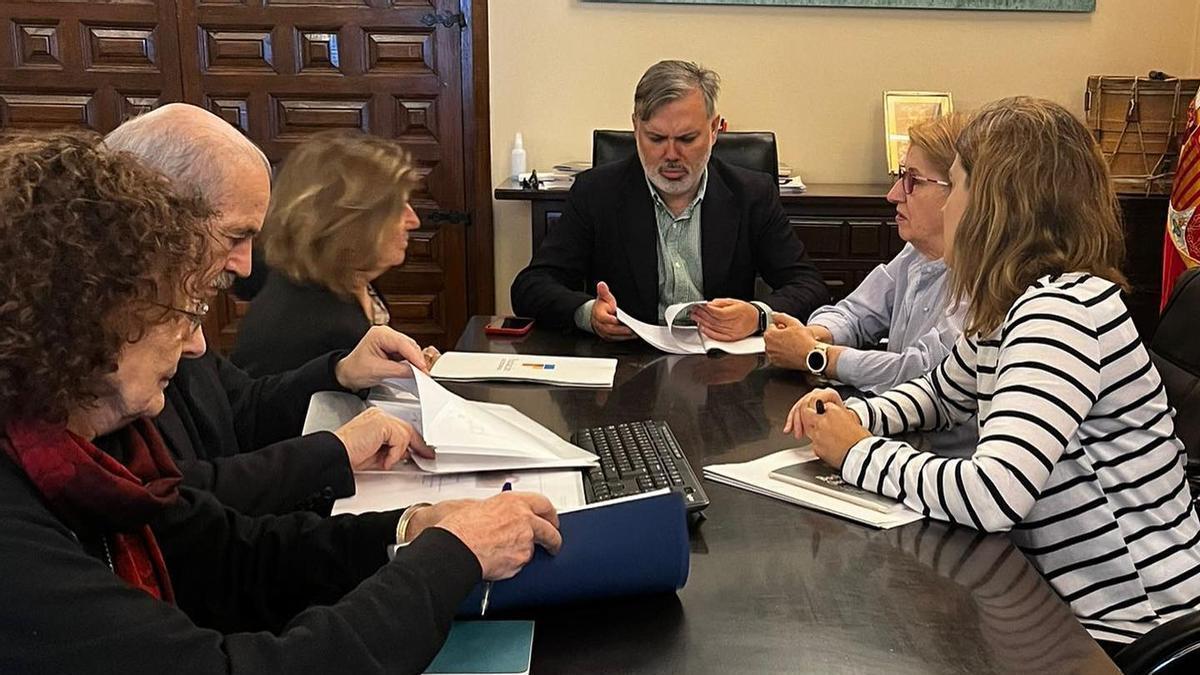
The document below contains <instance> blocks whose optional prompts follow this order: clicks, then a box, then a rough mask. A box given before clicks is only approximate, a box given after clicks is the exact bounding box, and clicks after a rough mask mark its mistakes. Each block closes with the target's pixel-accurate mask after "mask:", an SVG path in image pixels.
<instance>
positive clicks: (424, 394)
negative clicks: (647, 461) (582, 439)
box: [304, 370, 597, 473]
mask: <svg viewBox="0 0 1200 675" xmlns="http://www.w3.org/2000/svg"><path fill="white" fill-rule="evenodd" d="M368 405H372V406H376V407H378V408H381V409H382V410H384V411H385V412H387V413H389V414H392V415H395V416H396V417H399V418H401V419H403V420H405V421H406V422H408V423H410V424H412V425H413V427H415V428H416V429H417V431H419V432H420V433H421V435H422V436H423V437H424V438H425V442H426V443H428V444H429V445H431V446H433V447H434V448H435V452H436V454H437V457H436V458H434V459H428V458H425V457H419V456H416V455H413V456H412V460H413V462H414V463H415V464H416V465H417V466H418V467H420V468H421V469H422V470H424V471H427V472H429V473H471V472H475V471H514V470H517V469H568V468H586V467H590V466H594V465H595V464H596V461H597V459H596V456H595V455H593V454H592V453H590V452H588V451H586V450H584V449H583V448H579V447H576V446H574V445H571V444H570V443H568V442H567V441H564V440H563V439H561V438H559V437H558V436H557V435H556V434H555V433H554V432H552V431H550V430H549V429H547V428H546V427H544V426H542V425H540V424H538V423H537V422H535V421H534V420H532V419H530V418H529V417H526V416H525V415H523V414H521V412H520V411H518V410H517V409H515V408H513V407H512V406H508V405H502V404H498V403H481V402H477V401H469V400H467V399H465V398H462V397H461V396H458V395H456V394H454V393H452V392H450V391H448V390H447V389H446V388H445V387H443V386H442V385H440V384H438V383H437V382H436V381H435V380H433V378H431V377H429V376H428V375H426V374H425V373H422V372H421V371H419V370H414V371H413V379H405V380H399V379H397V380H388V381H387V382H385V383H384V385H383V386H381V387H377V388H375V389H374V390H372V392H371V396H370V397H369V398H368V399H367V401H362V400H361V399H359V398H357V397H356V396H354V395H352V394H345V393H341V392H329V391H325V392H319V393H317V394H314V395H313V397H312V399H311V400H310V401H309V406H308V416H307V418H306V419H305V424H304V433H312V432H314V431H326V430H327V431H332V430H334V429H336V428H338V427H339V426H341V425H342V424H345V423H346V422H347V421H349V420H350V419H351V418H352V417H354V415H357V414H358V413H359V412H361V411H362V410H365V409H366V407H367V406H368Z"/></svg>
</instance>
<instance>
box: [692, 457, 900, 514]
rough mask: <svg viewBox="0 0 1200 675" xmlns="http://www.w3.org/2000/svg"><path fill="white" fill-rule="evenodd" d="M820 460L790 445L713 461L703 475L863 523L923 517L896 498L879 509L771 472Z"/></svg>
mask: <svg viewBox="0 0 1200 675" xmlns="http://www.w3.org/2000/svg"><path fill="white" fill-rule="evenodd" d="M813 460H815V461H820V460H818V459H816V455H814V454H813V452H812V450H811V449H810V448H809V447H808V446H807V445H805V446H804V447H799V448H789V449H787V450H780V451H779V452H776V453H772V454H770V455H767V456H766V457H760V458H758V459H756V460H753V461H749V462H741V463H738V464H712V465H710V466H706V467H704V477H705V478H706V479H708V480H711V481H715V482H717V483H724V484H725V485H732V486H733V487H736V488H741V489H743V490H749V491H750V492H755V493H758V494H760V495H765V496H767V497H774V498H775V499H780V500H782V501H785V502H788V503H791V504H796V505H799V506H807V507H808V508H810V509H816V510H818V511H824V512H825V513H832V514H834V515H835V516H841V517H843V518H847V519H849V520H853V521H854V522H857V523H862V524H863V525H870V526H871V527H878V528H880V529H885V530H886V529H890V528H893V527H897V526H899V525H907V524H909V523H914V522H916V521H918V520H921V514H919V513H917V512H916V511H912V510H909V509H908V508H907V507H905V506H904V505H903V504H901V503H899V502H896V503H895V504H894V505H893V506H892V507H891V508H889V509H887V510H884V511H880V510H876V509H875V508H868V507H866V506H861V505H859V504H855V503H853V502H851V501H847V500H845V499H842V498H839V497H834V496H832V495H830V494H827V493H824V492H820V491H816V490H809V489H807V488H803V487H801V486H799V485H795V484H793V483H790V482H785V481H782V480H777V479H775V478H771V472H773V471H778V470H780V469H783V468H785V467H789V466H792V465H795V464H799V463H801V462H808V461H813Z"/></svg>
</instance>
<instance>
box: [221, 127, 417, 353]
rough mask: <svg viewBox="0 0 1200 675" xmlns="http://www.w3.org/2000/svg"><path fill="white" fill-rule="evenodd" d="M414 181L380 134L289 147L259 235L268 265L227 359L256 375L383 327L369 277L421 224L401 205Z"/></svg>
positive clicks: (382, 309)
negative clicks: (266, 272)
mask: <svg viewBox="0 0 1200 675" xmlns="http://www.w3.org/2000/svg"><path fill="white" fill-rule="evenodd" d="M417 181H418V176H417V171H416V168H415V166H414V164H413V162H412V159H411V157H410V156H409V155H408V153H406V152H405V151H404V150H403V149H402V148H401V147H400V146H399V144H397V143H395V142H393V141H389V140H386V139H382V138H378V137H374V136H368V135H366V134H360V133H347V132H332V133H322V134H316V135H314V136H312V137H311V138H310V139H309V140H306V141H305V142H304V144H303V145H300V146H299V147H297V148H296V149H295V150H293V151H292V152H291V154H290V155H289V156H288V158H287V161H286V162H285V163H284V165H283V168H282V169H281V170H280V171H279V175H278V176H277V177H276V178H275V182H274V185H273V186H272V189H271V204H270V207H269V208H268V210H267V216H266V220H265V222H264V224H263V230H262V235H261V240H262V247H263V251H264V253H265V257H266V262H267V265H268V266H269V267H270V269H271V273H270V276H269V277H268V279H267V282H266V285H265V286H264V287H263V289H262V291H260V292H259V293H258V294H257V295H256V296H255V297H254V301H253V302H251V303H250V310H249V312H248V313H247V314H246V316H245V318H243V319H242V321H241V324H240V325H239V328H238V338H237V344H236V346H235V348H234V352H233V355H232V359H233V361H234V362H235V363H237V364H238V365H239V366H241V367H242V368H243V369H245V370H246V371H247V372H249V373H250V374H251V375H254V376H256V377H258V376H262V375H268V374H272V373H280V372H283V371H286V370H291V369H293V368H296V367H298V366H300V365H302V364H305V363H307V362H309V361H310V360H312V359H314V358H316V357H318V356H320V355H322V354H325V353H328V352H330V351H334V350H339V349H353V348H354V346H355V345H357V344H358V342H359V340H361V339H362V336H363V335H364V334H366V332H367V330H368V329H370V328H371V326H373V325H387V324H388V323H389V322H390V320H391V316H390V314H389V312H388V307H387V303H386V302H384V300H383V296H382V295H381V294H380V293H379V292H378V291H376V290H375V288H374V286H372V282H373V281H374V280H375V279H377V278H379V276H380V275H381V274H383V273H384V272H386V271H388V270H389V269H391V268H393V267H396V266H398V265H400V264H402V263H403V262H404V258H405V254H406V251H407V248H408V237H409V233H410V232H411V231H413V230H415V229H417V228H418V227H420V225H421V221H420V219H418V218H417V214H416V212H415V211H414V210H413V208H412V205H411V204H409V196H410V195H411V193H412V191H413V189H414V188H415V187H416V186H417ZM436 356H437V350H436V349H433V348H432V347H429V348H426V357H427V359H428V360H430V361H431V362H432V360H433V359H435V358H436Z"/></svg>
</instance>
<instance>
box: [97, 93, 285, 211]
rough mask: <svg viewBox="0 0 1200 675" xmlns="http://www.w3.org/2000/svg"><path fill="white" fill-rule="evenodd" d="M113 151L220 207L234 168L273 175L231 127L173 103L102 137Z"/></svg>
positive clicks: (255, 149) (259, 152)
mask: <svg viewBox="0 0 1200 675" xmlns="http://www.w3.org/2000/svg"><path fill="white" fill-rule="evenodd" d="M104 145H105V146H106V147H108V148H110V149H112V150H117V151H122V152H128V153H130V154H132V155H134V156H135V157H137V158H138V159H139V160H140V161H141V162H142V163H143V164H145V165H147V166H149V167H150V168H153V169H155V170H157V171H159V172H161V173H163V174H164V175H165V176H166V177H167V178H168V179H169V180H170V181H171V182H172V183H173V184H174V185H175V186H176V189H179V190H184V191H187V192H198V193H199V194H200V195H202V196H203V197H204V198H205V199H207V200H208V201H209V202H210V203H212V204H213V206H219V204H220V202H221V201H222V199H223V198H224V196H225V194H226V192H227V191H228V190H229V184H228V181H229V180H230V179H231V177H232V175H233V173H232V172H231V169H232V168H233V167H235V166H240V165H244V163H252V164H256V165H261V166H263V167H265V169H266V171H267V174H268V175H269V174H270V173H271V163H270V162H269V161H268V160H267V156H266V155H264V154H263V152H262V150H259V149H258V146H256V145H254V143H252V142H250V140H249V139H247V138H246V137H245V136H243V135H242V134H241V133H240V132H238V131H237V130H236V129H234V128H233V127H232V126H230V125H229V123H228V122H226V121H225V120H223V119H221V118H220V117H217V116H216V115H213V114H212V113H210V112H208V111H207V110H204V109H203V108H198V107H196V106H192V105H187V104H182V103H172V104H169V105H166V106H163V107H161V108H158V109H156V110H152V111H150V112H148V113H146V114H144V115H141V116H138V117H135V118H133V119H131V120H129V121H127V122H125V123H124V124H122V125H121V126H119V127H117V128H116V129H114V130H113V131H112V132H110V133H109V134H108V135H107V136H105V137H104Z"/></svg>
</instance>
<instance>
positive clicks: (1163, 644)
mask: <svg viewBox="0 0 1200 675" xmlns="http://www.w3.org/2000/svg"><path fill="white" fill-rule="evenodd" d="M1113 661H1114V662H1115V663H1116V664H1117V667H1118V668H1120V669H1121V672H1122V673H1125V675H1184V674H1185V673H1186V674H1187V675H1191V674H1192V673H1195V672H1197V669H1198V668H1200V612H1195V613H1193V614H1189V615H1187V616H1181V617H1179V618H1178V619H1175V620H1174V621H1169V622H1167V623H1165V624H1163V625H1161V626H1159V627H1158V628H1155V629H1154V630H1152V631H1150V632H1149V633H1146V634H1145V635H1143V636H1142V637H1140V638H1138V639H1137V640H1134V641H1133V642H1132V643H1130V645H1129V646H1128V647H1126V648H1124V649H1122V650H1121V651H1119V652H1117V655H1116V656H1115V657H1113Z"/></svg>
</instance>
